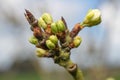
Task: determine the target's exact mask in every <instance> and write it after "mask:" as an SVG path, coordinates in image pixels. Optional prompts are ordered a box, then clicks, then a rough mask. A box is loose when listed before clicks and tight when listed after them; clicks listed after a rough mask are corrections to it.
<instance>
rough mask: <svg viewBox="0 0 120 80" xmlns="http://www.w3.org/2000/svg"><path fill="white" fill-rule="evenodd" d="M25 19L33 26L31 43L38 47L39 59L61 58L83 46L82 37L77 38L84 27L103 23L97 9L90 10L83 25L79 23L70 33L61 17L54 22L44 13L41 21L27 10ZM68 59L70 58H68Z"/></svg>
mask: <svg viewBox="0 0 120 80" xmlns="http://www.w3.org/2000/svg"><path fill="white" fill-rule="evenodd" d="M25 11H26V13H25V17H26V19H27V20H28V22H29V24H30V25H31V27H30V28H31V30H32V31H33V36H32V37H30V39H29V42H30V43H32V44H33V45H35V46H36V48H37V49H36V55H37V56H38V57H52V58H53V59H56V56H57V57H59V58H61V56H62V55H63V53H69V52H70V50H71V49H72V48H77V47H79V45H80V44H81V41H82V39H81V37H79V36H77V34H78V33H79V31H80V30H82V29H83V28H84V27H91V26H94V25H97V24H99V23H100V22H101V14H100V11H99V10H97V9H94V10H90V11H89V12H88V14H87V15H86V17H85V19H84V21H83V22H81V23H77V24H76V25H75V26H74V28H73V29H72V30H71V31H69V29H68V27H67V24H66V21H65V19H64V18H63V17H61V19H60V20H58V21H53V18H52V16H51V15H50V14H48V13H44V14H43V15H42V16H41V17H40V18H39V19H36V18H35V17H34V16H33V14H32V13H31V12H30V11H28V10H25ZM67 57H68V56H67Z"/></svg>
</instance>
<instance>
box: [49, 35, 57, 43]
mask: <svg viewBox="0 0 120 80" xmlns="http://www.w3.org/2000/svg"><path fill="white" fill-rule="evenodd" d="M49 40H51V41H52V42H53V43H54V44H57V43H58V38H57V36H55V35H51V36H50V37H49Z"/></svg>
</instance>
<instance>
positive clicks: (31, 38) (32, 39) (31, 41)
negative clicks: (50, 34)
mask: <svg viewBox="0 0 120 80" xmlns="http://www.w3.org/2000/svg"><path fill="white" fill-rule="evenodd" d="M29 42H30V43H31V44H34V45H36V44H37V43H38V39H37V38H36V37H34V36H32V37H30V38H29Z"/></svg>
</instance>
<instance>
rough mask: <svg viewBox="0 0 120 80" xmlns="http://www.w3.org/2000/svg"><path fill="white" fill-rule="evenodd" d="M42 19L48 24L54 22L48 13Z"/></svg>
mask: <svg viewBox="0 0 120 80" xmlns="http://www.w3.org/2000/svg"><path fill="white" fill-rule="evenodd" d="M42 19H43V20H44V21H45V23H46V24H51V23H52V22H53V19H52V16H51V15H50V14H48V13H44V14H43V15H42Z"/></svg>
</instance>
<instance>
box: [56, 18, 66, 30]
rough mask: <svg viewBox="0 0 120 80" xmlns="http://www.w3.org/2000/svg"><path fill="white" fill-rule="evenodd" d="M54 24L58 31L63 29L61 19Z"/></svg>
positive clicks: (63, 25)
mask: <svg viewBox="0 0 120 80" xmlns="http://www.w3.org/2000/svg"><path fill="white" fill-rule="evenodd" d="M56 24H57V29H58V32H62V31H65V28H66V27H65V24H64V23H63V21H62V20H59V21H57V22H56Z"/></svg>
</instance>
